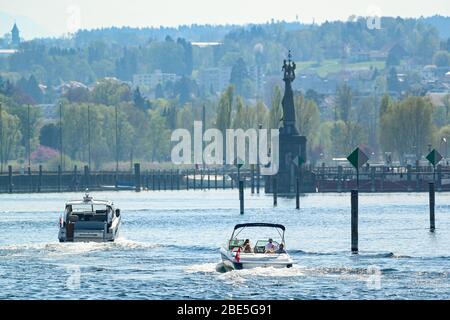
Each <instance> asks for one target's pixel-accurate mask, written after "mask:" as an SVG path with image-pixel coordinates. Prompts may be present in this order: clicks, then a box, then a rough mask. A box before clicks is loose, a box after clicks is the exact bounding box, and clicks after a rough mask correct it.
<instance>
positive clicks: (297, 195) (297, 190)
mask: <svg viewBox="0 0 450 320" xmlns="http://www.w3.org/2000/svg"><path fill="white" fill-rule="evenodd" d="M292 161H293V162H294V164H295V165H296V166H297V168H298V171H297V179H296V187H295V208H296V209H297V210H300V183H301V176H302V165H303V164H304V163H305V160H304V159H303V158H302V157H300V156H296V157H295V159H294V160H292Z"/></svg>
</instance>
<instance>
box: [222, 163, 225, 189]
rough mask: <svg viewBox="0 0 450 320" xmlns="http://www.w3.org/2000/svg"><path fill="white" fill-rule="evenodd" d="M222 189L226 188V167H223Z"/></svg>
mask: <svg viewBox="0 0 450 320" xmlns="http://www.w3.org/2000/svg"><path fill="white" fill-rule="evenodd" d="M222 177H223V179H222V189H224V190H225V168H223V169H222Z"/></svg>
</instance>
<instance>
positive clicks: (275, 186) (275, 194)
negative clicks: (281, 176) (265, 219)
mask: <svg viewBox="0 0 450 320" xmlns="http://www.w3.org/2000/svg"><path fill="white" fill-rule="evenodd" d="M272 188H273V190H272V192H273V206H274V207H276V206H277V205H278V183H277V178H275V177H273V183H272Z"/></svg>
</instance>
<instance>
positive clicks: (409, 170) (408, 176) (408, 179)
mask: <svg viewBox="0 0 450 320" xmlns="http://www.w3.org/2000/svg"><path fill="white" fill-rule="evenodd" d="M411 169H412V166H411V165H410V164H408V165H407V166H406V181H407V183H408V186H407V191H408V192H410V191H411Z"/></svg>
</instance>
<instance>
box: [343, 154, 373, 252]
mask: <svg viewBox="0 0 450 320" xmlns="http://www.w3.org/2000/svg"><path fill="white" fill-rule="evenodd" d="M347 160H348V161H349V162H350V163H351V164H352V166H353V167H355V169H356V190H352V191H351V250H352V253H353V254H358V189H359V168H361V167H362V166H363V165H364V164H365V163H366V162H367V160H369V157H367V155H366V154H365V153H364V152H362V150H361V149H360V148H356V149H355V150H354V151H353V152H352V153H351V154H350V155H349V156H348V157H347Z"/></svg>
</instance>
